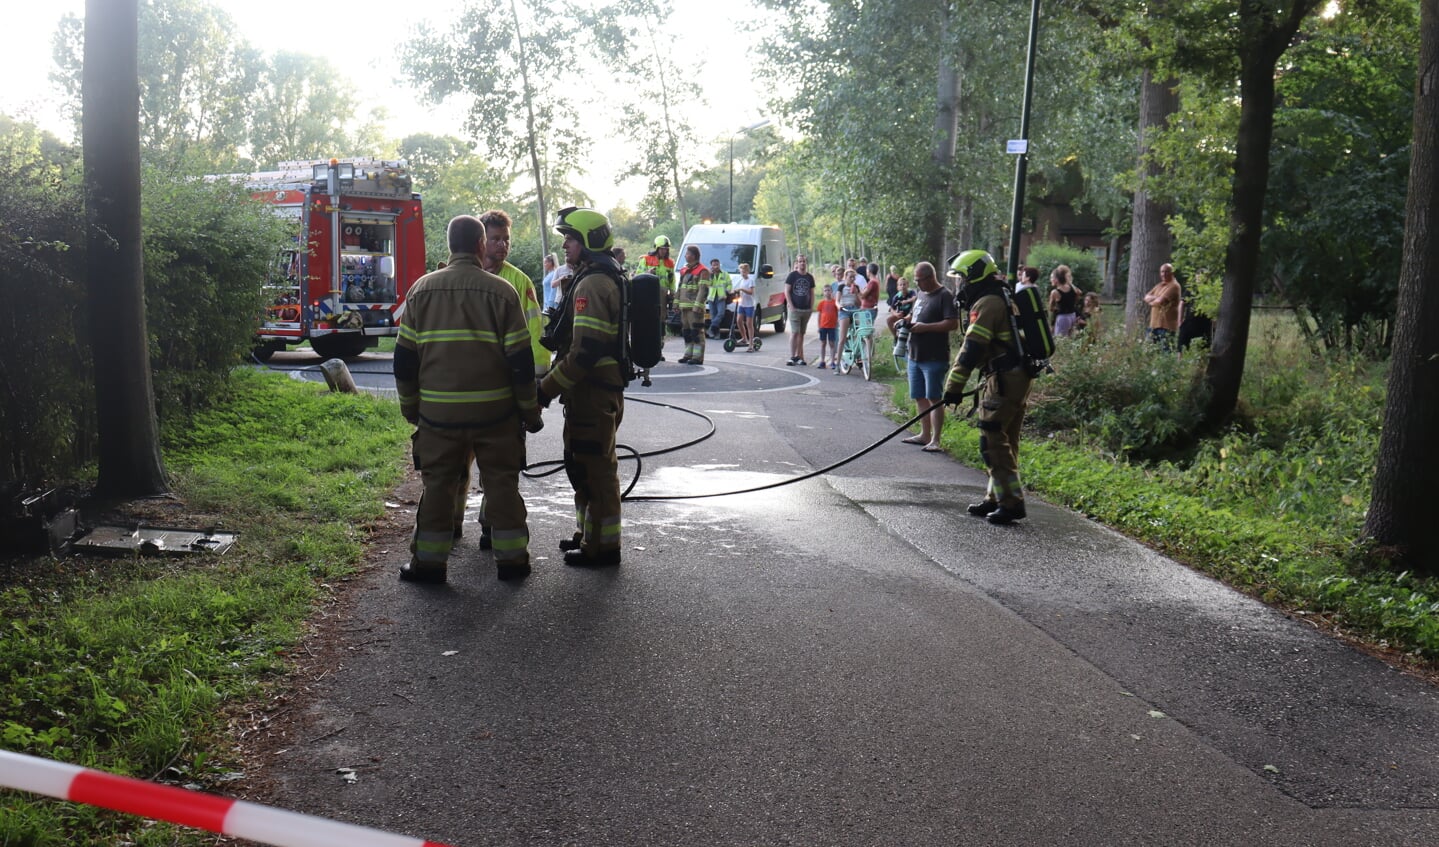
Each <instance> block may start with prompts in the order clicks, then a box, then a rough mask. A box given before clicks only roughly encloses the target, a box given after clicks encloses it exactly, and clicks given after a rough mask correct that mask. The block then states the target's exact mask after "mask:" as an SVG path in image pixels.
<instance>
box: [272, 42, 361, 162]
mask: <svg viewBox="0 0 1439 847" xmlns="http://www.w3.org/2000/svg"><path fill="white" fill-rule="evenodd" d="M263 81H264V83H263V85H261V86H260V87H259V90H258V91H257V93H256V100H255V105H254V118H253V120H252V122H251V123H252V125H251V128H250V147H251V149H252V151H253V153H252V158H253V159H254V160H255V161H256V162H264V163H272V162H282V161H286V160H291V159H324V158H329V157H331V156H339V155H354V154H355V151H353V150H352V149H351V148H352V142H353V139H352V138H351V137H350V136H349V135H347V133H346V125H347V124H348V123H349V122H350V121H351V120H352V119H353V118H354V115H355V106H356V104H355V98H354V97H353V96H352V95H351V94H350V93H349V86H348V85H346V83H345V80H344V77H343V76H342V75H341V74H340V72H339V70H337V69H336V68H335V66H334V65H332V64H330V62H329V60H327V59H321V58H319V57H317V56H311V55H307V54H305V53H294V52H290V51H280V52H277V53H275V54H274V55H273V56H271V57H270V58H269V60H268V61H267V62H266V63H265V68H264V76H263Z"/></svg>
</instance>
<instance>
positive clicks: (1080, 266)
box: [1024, 244, 1104, 291]
mask: <svg viewBox="0 0 1439 847" xmlns="http://www.w3.org/2000/svg"><path fill="white" fill-rule="evenodd" d="M1024 263H1025V264H1026V265H1033V266H1034V267H1036V268H1039V279H1040V287H1041V288H1043V289H1044V290H1045V291H1048V284H1049V283H1048V280H1049V274H1050V273H1051V272H1053V270H1054V269H1055V268H1057V267H1059V266H1060V265H1069V270H1070V272H1071V278H1072V280H1073V282H1074V284H1075V285H1077V286H1079V288H1080V290H1081V291H1098V290H1099V289H1100V287H1101V286H1102V285H1103V284H1104V272H1103V269H1102V268H1100V267H1099V259H1098V258H1096V257H1095V255H1094V254H1093V253H1090V252H1089V251H1088V250H1081V249H1080V248H1078V247H1075V246H1073V245H1070V244H1036V245H1034V246H1033V247H1030V248H1029V256H1028V257H1027V258H1026V259H1025V261H1024Z"/></svg>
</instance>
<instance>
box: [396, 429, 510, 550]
mask: <svg viewBox="0 0 1439 847" xmlns="http://www.w3.org/2000/svg"><path fill="white" fill-rule="evenodd" d="M414 454H415V467H416V468H418V469H419V471H420V480H421V482H422V483H423V485H424V493H422V494H421V495H420V506H419V509H418V510H417V513H416V515H415V535H414V538H413V539H412V540H411V541H410V554H411V556H412V560H413V561H415V562H417V563H420V564H421V566H422V567H432V568H433V567H444V565H445V563H446V562H447V561H448V560H449V557H450V550H451V548H452V547H453V546H454V540H455V537H454V533H455V526H456V523H455V504H456V501H457V499H458V498H460V497H461V496H463V490H462V488H461V486H462V485H466V486H467V485H468V480H469V464H470V461H471V457H472V456H473V460H474V462H475V464H476V465H477V466H478V467H479V472H480V484H481V486H482V488H483V489H484V492H485V508H484V511H485V514H484V518H485V523H486V524H487V525H488V526H489V527H490V528H491V533H492V537H493V544H494V552H495V562H496V563H500V562H505V563H514V564H524V563H527V562H529V560H530V530H529V526H528V524H527V520H528V518H529V513H528V512H527V511H526V509H525V501H524V498H522V497H521V496H520V470H521V469H522V468H524V466H525V439H524V432H523V430H521V429H520V422H519V419H517V418H515V417H508V418H505V419H504V420H502V421H500V422H499V423H496V424H493V425H491V426H486V427H476V428H473V429H436V428H433V427H428V426H424V425H421V426H420V428H419V429H418V430H416V431H415V436H414ZM462 514H463V513H462Z"/></svg>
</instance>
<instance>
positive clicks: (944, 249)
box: [924, 4, 960, 262]
mask: <svg viewBox="0 0 1439 847" xmlns="http://www.w3.org/2000/svg"><path fill="white" fill-rule="evenodd" d="M940 14H941V15H943V19H942V21H941V23H940V27H939V43H940V44H941V45H945V46H944V48H943V49H945V50H947V49H948V45H949V31H950V7H949V5H948V4H946V5H945V7H944V9H943V10H942V11H941V12H940ZM959 85H960V83H959V69H958V68H956V67H955V66H954V63H953V62H951V61H950V60H949V57H948V54H947V53H944V54H941V56H940V59H939V69H938V84H937V87H936V88H937V90H936V92H935V94H936V96H935V100H936V102H935V112H934V153H933V154H932V155H931V159H932V160H933V163H934V167H933V169H932V171H931V172H932V173H933V175H934V176H933V179H934V185H933V189H934V190H933V191H932V192H931V193H930V196H929V198H928V202H929V213H928V214H927V215H926V216H925V222H924V223H925V227H924V228H925V232H924V247H925V252H926V254H927V255H929V256H933V257H936V258H937V260H938V261H940V262H943V261H944V259H945V257H946V256H949V255H950V254H951V252H953V251H951V250H950V246H951V244H952V243H954V242H953V236H950V238H949V239H948V240H947V239H946V230H947V229H948V227H946V226H945V224H946V223H947V221H948V219H949V217H950V216H951V215H954V214H956V212H957V210H958V207H959V199H958V198H957V197H955V195H954V182H953V171H954V151H955V145H956V144H957V142H958V138H959Z"/></svg>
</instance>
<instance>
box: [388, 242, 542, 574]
mask: <svg viewBox="0 0 1439 847" xmlns="http://www.w3.org/2000/svg"><path fill="white" fill-rule="evenodd" d="M447 239H448V241H449V247H450V257H449V262H448V263H447V264H446V266H445V267H444V268H442V269H440V270H437V271H435V272H433V273H430V274H426V275H425V276H423V277H421V278H420V280H419V281H418V282H416V283H415V285H414V287H413V288H411V289H410V293H409V296H408V297H407V298H406V300H405V313H404V315H403V316H402V317H401V319H400V334H399V338H398V339H397V340H396V342H395V363H394V368H395V389H396V392H397V393H398V395H399V399H400V411H401V413H402V414H403V415H404V416H405V420H407V421H409V422H410V423H412V424H414V425H415V427H416V429H415V435H414V455H415V465H416V467H417V468H418V469H419V471H420V478H421V480H422V482H423V485H424V492H423V493H422V494H421V496H420V505H419V508H418V509H417V511H416V515H415V533H414V536H413V538H412V539H411V542H410V561H409V562H408V563H407V564H405V565H404V566H403V567H401V568H400V578H401V579H403V580H406V581H409V582H444V581H445V572H446V566H447V564H448V562H449V557H450V549H451V548H452V546H453V545H454V531H455V519H454V505H455V500H456V497H457V496H458V495H459V487H460V479H461V477H462V475H463V474H464V473H465V471H466V470H467V466H468V464H469V461H470V457H471V455H473V456H474V460H475V463H476V464H477V465H478V466H479V469H480V479H481V480H482V482H483V485H484V489H485V495H486V498H487V515H486V517H487V519H488V522H489V524H490V526H491V527H492V532H493V538H494V556H495V568H496V571H497V572H498V575H499V578H500V579H519V578H523V577H524V576H526V575H528V574H529V572H530V551H529V541H530V533H529V527H528V525H527V523H526V521H527V518H528V514H527V512H526V511H525V501H524V499H523V498H522V497H521V496H520V471H521V470H522V469H523V468H524V464H525V435H524V433H525V431H529V432H538V431H539V430H540V428H541V427H542V426H543V424H542V422H541V421H540V408H539V405H538V403H537V402H536V395H535V357H534V353H533V351H532V350H531V346H530V345H531V339H530V330H529V328H528V327H527V326H526V325H525V311H524V307H523V305H522V304H521V302H520V297H519V295H518V294H517V293H516V292H515V289H514V287H513V286H512V285H510V284H509V283H508V282H506V281H505V280H503V279H501V278H500V277H498V276H495V275H494V274H491V273H488V272H487V271H485V270H484V269H483V268H481V267H480V253H481V251H482V250H483V246H484V239H485V230H484V224H482V223H480V221H479V220H478V219H477V218H475V217H473V216H471V215H460V216H459V217H456V218H455V219H453V220H451V221H450V224H449V228H448V230H447Z"/></svg>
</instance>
